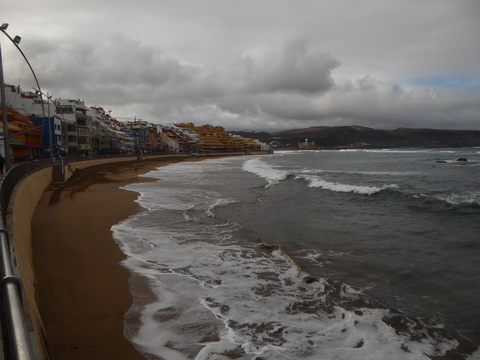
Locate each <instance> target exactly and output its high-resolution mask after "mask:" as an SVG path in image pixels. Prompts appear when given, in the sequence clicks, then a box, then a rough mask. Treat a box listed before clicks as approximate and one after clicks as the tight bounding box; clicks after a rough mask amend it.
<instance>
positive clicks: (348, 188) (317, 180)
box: [299, 175, 397, 195]
mask: <svg viewBox="0 0 480 360" xmlns="http://www.w3.org/2000/svg"><path fill="white" fill-rule="evenodd" d="M299 178H303V179H305V180H306V181H307V182H308V186H309V187H312V188H321V189H325V190H330V191H335V192H345V193H348V192H351V193H357V194H362V195H372V194H376V193H378V192H380V191H382V190H385V189H389V188H396V187H397V185H384V186H382V187H379V186H364V185H349V184H340V183H336V182H331V181H327V180H325V179H323V178H321V177H318V176H313V175H301V176H299Z"/></svg>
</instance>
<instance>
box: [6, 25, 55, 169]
mask: <svg viewBox="0 0 480 360" xmlns="http://www.w3.org/2000/svg"><path fill="white" fill-rule="evenodd" d="M7 28H8V24H6V23H3V24H2V25H1V26H0V31H2V32H3V33H4V34H5V36H6V37H8V38H9V39H10V41H11V42H12V43H13V45H15V47H16V48H17V50H18V51H20V54H22V56H23V58H24V59H25V61H26V62H27V65H28V67H29V68H30V71H31V72H32V74H33V78H34V79H35V82H36V84H37V87H38V91H39V92H40V101H41V103H42V116H43V129H44V130H45V104H44V103H43V98H42V92H41V89H40V84H39V83H38V79H37V75H36V74H35V71H33V68H32V65H30V62H29V61H28V59H27V57H26V56H25V54H24V53H23V51H22V49H20V46H18V44H19V43H20V40H21V39H22V38H21V37H20V36H18V35H17V36H15V37H14V38H12V37H11V36H10V35H8V33H7V31H6V30H7ZM1 55H2V54H1V50H0V82H1V84H0V85H1V97H2V122H3V139H4V145H5V167H6V169H7V171H8V170H10V168H11V162H10V147H9V144H8V127H7V126H8V121H7V111H6V105H5V84H4V80H3V66H2V60H1V59H2V56H1ZM7 148H8V149H7ZM52 158H53V155H52Z"/></svg>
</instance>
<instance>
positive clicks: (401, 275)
mask: <svg viewBox="0 0 480 360" xmlns="http://www.w3.org/2000/svg"><path fill="white" fill-rule="evenodd" d="M460 157H464V158H467V159H468V162H458V161H456V160H457V159H458V158H460ZM145 176H148V177H153V178H157V179H158V181H157V182H148V183H141V184H132V185H129V186H127V187H126V189H128V190H132V191H136V192H138V193H139V194H140V196H139V200H138V202H139V203H140V204H141V206H142V207H143V208H144V211H143V212H141V213H139V214H136V215H134V216H132V217H130V218H129V219H127V220H125V221H123V222H122V223H120V224H117V225H115V226H114V227H113V228H112V230H113V232H114V237H115V239H116V241H117V243H118V244H119V246H120V248H121V249H122V251H123V252H124V253H125V254H126V255H127V258H126V259H125V260H124V261H123V266H125V267H126V268H127V269H128V270H130V272H131V273H132V274H133V277H132V280H131V288H132V291H133V293H134V297H135V301H134V304H133V306H132V308H131V309H130V311H129V312H128V314H127V315H126V316H125V334H126V336H127V337H128V339H129V340H130V341H131V342H132V343H133V344H134V345H135V346H136V347H137V348H138V349H139V350H141V351H142V352H143V353H144V354H145V356H146V357H147V358H148V359H166V360H180V359H181V360H183V359H197V360H206V359H212V360H213V359H215V360H220V359H258V360H260V359H275V360H277V359H280V360H281V359H322V360H324V359H325V360H329V359H382V360H383V359H469V360H472V359H480V351H479V350H478V349H479V346H480V149H479V148H472V149H410V150H403V149H402V150H351V151H337V150H335V151H333V150H332V151H329V150H322V151H289V152H277V153H275V154H273V155H266V156H242V157H230V158H220V159H208V160H204V161H199V162H183V163H177V164H173V165H169V166H165V167H161V168H159V169H157V170H155V171H152V172H150V173H148V174H146V175H145Z"/></svg>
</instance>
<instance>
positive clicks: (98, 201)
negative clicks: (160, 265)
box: [32, 156, 202, 360]
mask: <svg viewBox="0 0 480 360" xmlns="http://www.w3.org/2000/svg"><path fill="white" fill-rule="evenodd" d="M200 159H202V158H200ZM200 159H199V158H194V157H180V156H169V157H164V158H156V159H144V160H132V161H128V162H121V163H110V164H103V165H97V166H93V167H90V168H85V169H81V170H80V174H78V175H74V176H73V177H72V178H71V179H70V180H69V181H68V182H67V183H66V184H61V185H50V186H49V187H48V188H47V189H46V191H45V192H44V193H43V195H42V198H41V199H40V202H39V204H38V206H37V208H36V211H35V214H34V217H33V220H32V239H33V240H32V242H33V244H32V246H33V253H34V267H35V273H36V277H37V286H38V294H39V299H38V301H39V307H40V312H41V314H42V318H43V322H44V325H45V332H46V336H47V347H48V351H49V355H50V358H51V359H52V360H58V359H89V360H95V359H98V360H100V359H102V360H106V359H120V360H121V359H128V360H135V359H145V357H144V356H142V354H141V353H140V352H138V351H137V350H136V349H135V348H134V346H133V345H132V344H131V343H130V342H129V341H128V340H127V339H126V338H125V336H124V316H125V313H126V312H127V311H128V309H129V308H130V306H131V304H132V300H133V299H132V296H131V294H130V292H129V285H128V280H129V278H130V273H129V272H128V271H127V270H126V269H124V268H123V267H121V265H120V264H119V263H120V261H122V260H123V259H124V258H125V256H124V254H123V253H122V252H121V251H120V249H119V248H118V246H117V244H116V243H115V241H114V240H113V238H112V232H111V230H110V228H111V226H112V225H114V224H116V223H118V222H120V221H122V220H124V219H126V218H128V217H129V216H130V215H132V214H134V213H135V212H137V211H139V210H140V207H139V206H138V205H137V203H135V202H134V200H135V199H136V198H137V196H138V194H137V193H134V192H131V191H126V190H122V189H120V188H119V187H121V186H124V185H127V184H131V183H135V182H146V181H152V180H150V179H147V178H138V177H137V175H139V174H142V173H146V172H148V171H149V170H151V169H154V168H157V167H159V166H162V165H167V164H170V163H173V162H178V161H195V160H200Z"/></svg>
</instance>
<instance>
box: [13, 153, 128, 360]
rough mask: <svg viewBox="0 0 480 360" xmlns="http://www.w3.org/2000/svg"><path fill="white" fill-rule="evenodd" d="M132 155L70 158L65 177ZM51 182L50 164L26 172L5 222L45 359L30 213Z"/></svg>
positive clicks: (35, 335) (33, 329) (37, 345)
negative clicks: (86, 158)
mask: <svg viewBox="0 0 480 360" xmlns="http://www.w3.org/2000/svg"><path fill="white" fill-rule="evenodd" d="M133 159H134V158H132V157H128V158H107V159H97V160H86V161H79V162H73V163H70V164H68V165H66V166H65V180H68V179H69V178H70V177H71V176H72V174H73V171H74V169H75V168H76V167H77V166H78V167H80V168H86V167H91V166H95V165H99V164H104V163H112V162H122V161H131V160H133ZM51 183H52V167H48V168H45V169H42V170H40V171H37V172H35V173H33V174H31V175H28V176H26V177H25V178H24V179H22V181H21V182H20V183H19V184H18V185H17V187H16V189H15V191H14V193H13V194H12V200H11V202H10V211H9V214H8V219H7V224H8V227H9V232H10V233H11V234H13V241H12V246H11V251H12V253H13V255H14V256H13V259H14V265H15V268H16V269H15V270H16V271H17V272H18V273H19V274H18V275H19V277H20V279H21V282H22V296H23V302H24V305H25V308H24V310H25V313H26V315H27V316H26V317H27V318H29V320H31V324H29V329H30V335H31V336H30V337H31V339H32V343H33V348H34V351H35V353H36V358H38V359H48V358H49V357H48V354H47V351H46V346H45V344H46V336H45V332H44V328H43V322H42V317H41V314H40V311H39V308H38V303H37V287H36V278H35V269H34V266H33V253H32V226H31V223H32V217H33V214H34V212H35V208H36V206H37V204H38V202H39V200H40V198H41V196H42V194H43V192H44V191H45V189H46V188H47V186H49V185H50V184H51Z"/></svg>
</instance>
